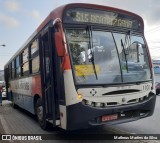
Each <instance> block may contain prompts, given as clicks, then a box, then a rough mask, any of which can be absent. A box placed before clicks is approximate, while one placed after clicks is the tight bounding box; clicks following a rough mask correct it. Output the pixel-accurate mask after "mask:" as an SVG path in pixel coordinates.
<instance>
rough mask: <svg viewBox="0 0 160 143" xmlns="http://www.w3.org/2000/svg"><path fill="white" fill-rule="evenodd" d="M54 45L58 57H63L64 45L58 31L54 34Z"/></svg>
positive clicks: (60, 33)
mask: <svg viewBox="0 0 160 143" xmlns="http://www.w3.org/2000/svg"><path fill="white" fill-rule="evenodd" d="M55 45H56V49H57V53H58V56H60V57H63V56H64V55H65V43H64V39H63V35H62V32H61V30H60V29H59V31H58V32H56V33H55Z"/></svg>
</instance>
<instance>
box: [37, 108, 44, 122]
mask: <svg viewBox="0 0 160 143" xmlns="http://www.w3.org/2000/svg"><path fill="white" fill-rule="evenodd" d="M37 116H38V119H39V120H40V121H42V120H43V107H42V106H39V107H38V108H37Z"/></svg>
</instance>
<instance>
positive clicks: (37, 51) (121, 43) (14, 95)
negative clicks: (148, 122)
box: [4, 3, 156, 130]
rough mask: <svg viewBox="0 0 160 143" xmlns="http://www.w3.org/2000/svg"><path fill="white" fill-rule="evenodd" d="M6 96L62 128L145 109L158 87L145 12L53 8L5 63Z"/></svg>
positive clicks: (134, 116)
mask: <svg viewBox="0 0 160 143" xmlns="http://www.w3.org/2000/svg"><path fill="white" fill-rule="evenodd" d="M4 71H5V82H6V87H7V97H8V98H9V99H10V100H11V101H12V102H13V107H16V106H19V107H21V108H23V109H25V110H27V111H29V112H31V113H32V114H35V115H36V116H37V119H38V122H39V124H40V126H41V127H42V128H43V129H46V128H47V126H48V123H51V124H52V125H53V127H56V126H57V127H60V128H62V129H65V130H76V129H81V128H89V127H91V126H99V125H112V124H118V123H125V122H131V121H134V120H138V119H142V118H145V117H148V116H151V115H152V114H153V112H154V107H155V102H156V94H155V85H154V76H153V67H152V62H151V57H150V53H149V48H148V46H147V42H146V40H145V37H144V23H143V19H142V18H141V17H140V16H138V15H136V14H134V13H131V12H129V11H125V10H121V9H117V8H112V7H108V6H101V5H94V4H83V3H72V4H66V5H63V6H60V7H58V8H56V9H54V10H53V11H52V12H51V13H50V14H49V15H48V17H47V18H46V19H45V20H44V21H43V22H42V23H41V24H40V26H39V27H38V28H37V29H36V31H35V32H34V33H33V34H32V35H31V37H30V38H29V39H28V40H27V41H26V42H25V43H24V45H23V46H22V47H21V48H20V49H19V50H18V51H17V52H16V53H15V54H14V55H13V57H12V58H11V59H10V60H9V61H8V62H7V63H6V65H5V67H4Z"/></svg>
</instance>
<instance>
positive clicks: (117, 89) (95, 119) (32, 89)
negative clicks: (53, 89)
mask: <svg viewBox="0 0 160 143" xmlns="http://www.w3.org/2000/svg"><path fill="white" fill-rule="evenodd" d="M71 8H86V9H95V10H103V11H105V10H107V11H111V12H112V11H113V12H120V13H122V14H127V15H129V16H134V17H135V18H137V19H138V20H139V21H140V22H141V24H142V31H140V32H141V34H142V35H144V33H143V32H144V23H143V19H142V18H141V17H140V16H138V15H136V14H134V13H131V12H128V11H125V10H121V9H117V8H112V7H107V6H100V5H94V4H78V3H77V4H68V5H64V6H61V7H59V8H56V9H55V10H53V11H52V12H51V13H50V14H49V15H48V17H47V18H46V19H45V20H44V21H43V22H42V24H41V25H40V26H39V27H38V28H37V30H36V31H35V32H34V33H33V34H32V36H31V37H30V38H29V39H28V40H27V42H26V43H25V44H24V45H23V47H22V48H21V49H20V50H18V52H17V53H16V54H15V55H14V56H13V57H12V58H11V59H10V60H9V62H8V63H7V64H6V65H5V69H7V68H8V67H9V64H11V62H12V61H14V60H15V57H16V56H18V55H19V54H20V53H21V52H22V51H23V50H24V49H25V48H26V47H27V46H28V45H29V44H30V42H31V41H32V40H33V39H34V38H35V37H36V36H37V37H38V36H40V35H41V34H42V35H43V30H48V29H49V27H50V26H48V25H49V23H50V22H52V21H54V20H55V19H56V18H60V19H61V20H62V26H63V31H62V33H63V34H64V35H65V23H63V16H64V12H65V11H66V10H68V9H71ZM47 24H48V25H47ZM75 25H76V24H74V26H75ZM47 26H48V27H47ZM79 26H80V24H79ZM83 26H87V24H84V23H83ZM47 28H48V29H47ZM52 29H53V31H54V32H55V31H56V30H57V29H56V26H53V27H52ZM55 29H56V30H55ZM117 29H118V28H117ZM120 30H121V28H119V31H120ZM125 30H126V29H125ZM117 31H118V30H117ZM135 32H136V31H135ZM49 38H50V37H48V39H49ZM38 40H40V39H38ZM40 42H42V41H39V43H40ZM54 42H55V41H54V39H53V43H54ZM64 44H65V46H68V45H67V43H64ZM53 45H54V44H53ZM50 46H51V45H50ZM39 47H41V46H39ZM53 47H54V46H53ZM55 48H56V49H58V47H55ZM67 48H68V47H67ZM68 49H69V48H68ZM68 49H66V50H68ZM147 50H148V49H147ZM67 52H68V53H67V54H65V55H64V56H63V57H61V65H60V66H61V69H60V70H62V71H63V77H62V78H60V79H61V80H64V81H63V82H64V89H63V90H64V91H65V93H64V95H60V96H64V97H63V98H64V99H65V100H64V101H63V104H62V102H61V101H60V97H57V100H58V104H59V105H58V107H59V110H58V112H59V114H60V117H59V118H60V125H59V127H61V128H63V129H66V130H74V129H79V128H88V127H90V126H96V125H103V124H117V123H123V122H129V121H134V120H138V119H141V118H144V117H148V116H151V115H152V114H153V112H154V107H155V101H156V96H155V87H154V83H153V82H154V78H153V71H152V72H151V73H152V79H151V81H143V82H134V83H133V82H132V83H117V84H116V85H112V83H111V84H108V85H96V84H95V85H94V83H93V85H89V86H88V85H87V86H85V85H82V87H81V86H78V85H77V84H76V82H75V78H74V72H73V69H74V67H73V66H72V58H71V55H70V53H69V50H68V51H67ZM148 54H149V50H148ZM39 56H42V54H41V55H39ZM149 58H150V57H149ZM40 59H41V58H40ZM40 62H43V60H41V61H40ZM40 64H42V63H40ZM150 64H151V61H150ZM41 68H44V67H41ZM45 68H46V67H45ZM150 68H151V67H150ZM53 69H54V68H53ZM41 71H43V70H41ZM56 72H57V71H56ZM58 72H59V71H58ZM43 74H44V73H43V72H42V73H41V74H39V73H38V74H37V75H30V77H21V78H19V79H15V80H13V79H12V81H10V82H9V83H10V87H9V90H8V91H9V92H8V93H10V92H11V93H12V96H13V98H14V102H15V103H16V104H17V105H18V106H20V107H22V108H24V109H26V110H27V111H29V112H31V113H33V114H35V110H34V108H35V101H34V97H35V96H38V97H40V98H41V97H42V96H43V97H45V95H43V94H42V89H43V88H44V87H42V85H41V83H42V81H41V80H42V78H43V77H41V76H43ZM44 84H45V83H44ZM79 95H80V96H79ZM50 96H51V94H50ZM79 97H80V98H79ZM61 98H62V97H61ZM63 98H62V99H63ZM41 99H42V100H43V98H41ZM44 99H45V98H44ZM50 99H52V98H50ZM45 102H46V99H45V101H44V103H45ZM45 108H46V109H47V107H45ZM114 114H116V115H117V117H118V118H117V119H116V120H112V121H106V122H103V121H102V116H106V115H114ZM53 116H54V115H53ZM53 116H52V117H53ZM50 120H52V119H50Z"/></svg>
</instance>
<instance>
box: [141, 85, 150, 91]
mask: <svg viewBox="0 0 160 143" xmlns="http://www.w3.org/2000/svg"><path fill="white" fill-rule="evenodd" d="M150 89H151V86H150V85H143V90H150Z"/></svg>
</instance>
